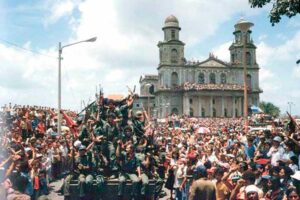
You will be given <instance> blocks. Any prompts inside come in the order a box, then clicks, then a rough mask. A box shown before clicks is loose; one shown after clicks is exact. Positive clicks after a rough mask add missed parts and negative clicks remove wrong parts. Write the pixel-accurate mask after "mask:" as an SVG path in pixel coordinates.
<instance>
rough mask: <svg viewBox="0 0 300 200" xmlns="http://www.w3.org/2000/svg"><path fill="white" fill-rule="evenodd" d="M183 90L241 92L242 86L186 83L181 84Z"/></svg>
mask: <svg viewBox="0 0 300 200" xmlns="http://www.w3.org/2000/svg"><path fill="white" fill-rule="evenodd" d="M183 89H184V90H197V91H198V90H206V89H209V90H243V89H244V86H243V85H239V84H229V83H227V84H213V83H207V84H200V83H190V82H186V83H184V84H183Z"/></svg>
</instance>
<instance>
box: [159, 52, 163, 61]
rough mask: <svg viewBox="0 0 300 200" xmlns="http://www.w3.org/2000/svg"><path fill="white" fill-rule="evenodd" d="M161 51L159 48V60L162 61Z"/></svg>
mask: <svg viewBox="0 0 300 200" xmlns="http://www.w3.org/2000/svg"><path fill="white" fill-rule="evenodd" d="M162 53H163V51H162V49H160V50H159V60H160V61H162Z"/></svg>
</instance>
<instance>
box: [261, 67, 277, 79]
mask: <svg viewBox="0 0 300 200" xmlns="http://www.w3.org/2000/svg"><path fill="white" fill-rule="evenodd" d="M273 77H274V73H273V72H272V71H271V70H268V69H266V68H262V69H261V70H260V71H259V78H260V81H265V80H268V79H272V78H273Z"/></svg>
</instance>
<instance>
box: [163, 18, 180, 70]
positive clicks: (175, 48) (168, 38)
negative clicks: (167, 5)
mask: <svg viewBox="0 0 300 200" xmlns="http://www.w3.org/2000/svg"><path fill="white" fill-rule="evenodd" d="M162 30H163V31H164V40H163V41H160V42H159V43H158V45H157V46H158V48H159V65H160V66H162V65H172V66H174V65H182V64H183V63H184V45H185V44H184V43H183V42H182V41H180V40H179V32H180V30H181V28H180V27H179V22H178V19H177V18H176V17H175V16H174V15H170V16H169V17H167V18H166V20H165V24H164V27H163V28H162Z"/></svg>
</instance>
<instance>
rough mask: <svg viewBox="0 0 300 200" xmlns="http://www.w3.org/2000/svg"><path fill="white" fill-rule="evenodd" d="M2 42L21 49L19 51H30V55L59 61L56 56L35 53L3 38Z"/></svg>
mask: <svg viewBox="0 0 300 200" xmlns="http://www.w3.org/2000/svg"><path fill="white" fill-rule="evenodd" d="M0 41H2V42H5V43H6V44H9V45H10V46H14V47H17V48H19V49H21V50H23V51H28V52H30V53H34V54H37V55H41V56H45V57H48V58H52V59H53V58H54V59H57V58H56V57H54V56H49V55H46V54H42V53H40V52H38V51H34V50H31V49H26V48H24V47H22V46H20V45H18V44H15V43H13V42H10V41H7V40H4V39H1V38H0Z"/></svg>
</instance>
